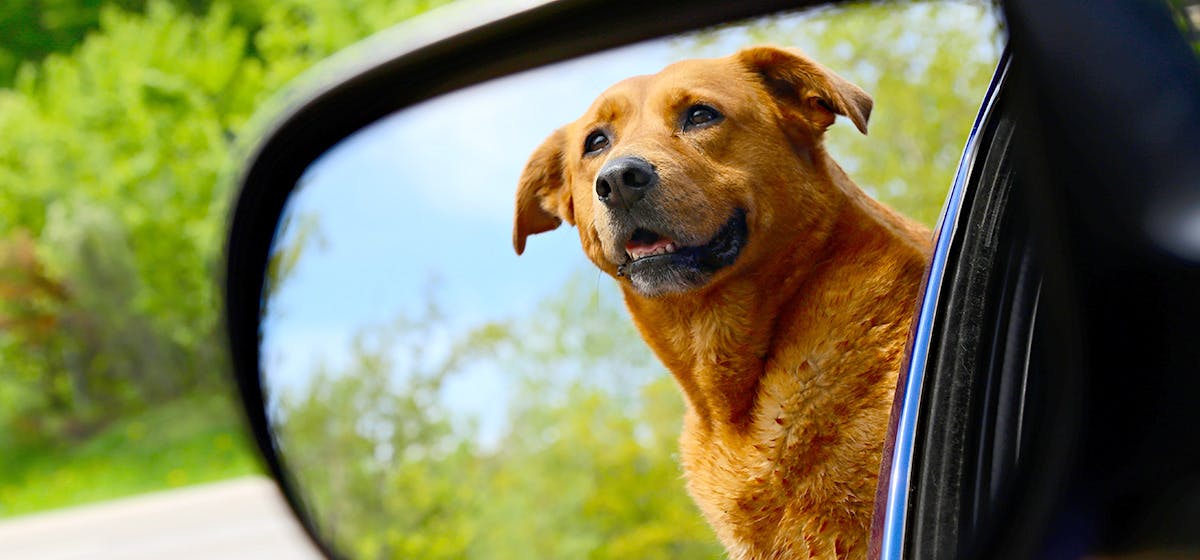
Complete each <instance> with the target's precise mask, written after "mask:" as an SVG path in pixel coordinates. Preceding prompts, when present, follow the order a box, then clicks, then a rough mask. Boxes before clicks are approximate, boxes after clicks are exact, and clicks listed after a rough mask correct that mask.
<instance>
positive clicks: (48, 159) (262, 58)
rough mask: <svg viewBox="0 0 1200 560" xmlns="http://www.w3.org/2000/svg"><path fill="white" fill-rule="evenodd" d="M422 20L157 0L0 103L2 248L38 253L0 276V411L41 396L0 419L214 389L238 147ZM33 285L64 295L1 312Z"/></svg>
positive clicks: (94, 416)
mask: <svg viewBox="0 0 1200 560" xmlns="http://www.w3.org/2000/svg"><path fill="white" fill-rule="evenodd" d="M60 4H61V5H60ZM68 4H70V3H66V2H64V3H55V6H57V7H58V8H61V9H62V10H68V8H70V6H69V5H68ZM432 4H434V2H427V1H419V0H418V1H410V2H386V1H384V0H363V1H361V2H356V3H355V5H354V6H347V5H345V4H343V3H341V2H335V1H332V0H331V1H324V2H321V1H315V2H303V1H296V0H293V1H284V2H270V3H267V2H262V3H259V4H250V5H242V6H240V7H239V9H238V11H235V10H233V9H231V8H230V6H229V5H227V4H222V3H218V4H215V5H213V6H212V8H211V9H210V10H208V11H207V12H206V13H204V14H203V15H192V14H191V13H190V12H188V11H184V10H181V9H179V8H177V7H175V4H172V3H170V2H167V1H165V0H159V1H151V2H149V3H148V5H146V6H145V11H144V13H139V12H126V11H123V10H121V9H119V6H118V5H115V4H114V5H112V6H107V7H105V8H103V9H99V10H98V13H99V16H98V17H99V28H98V30H97V31H96V32H95V33H93V34H91V35H89V36H88V38H87V40H86V41H84V42H83V43H82V44H81V45H80V46H79V47H78V48H77V49H76V50H74V51H73V52H71V53H69V54H67V55H62V54H54V55H51V56H49V57H48V58H46V60H45V61H44V62H42V63H41V64H39V65H27V66H25V67H24V68H23V69H22V70H21V71H20V73H19V75H18V77H17V79H16V81H15V84H14V86H13V88H12V89H8V90H0V129H2V130H4V131H5V142H4V143H3V144H0V193H3V196H0V245H2V246H6V247H8V246H11V247H12V249H11V251H15V250H16V247H17V246H18V245H21V244H22V243H25V242H26V241H25V240H27V238H28V237H30V236H32V239H33V242H34V245H35V251H34V255H35V257H34V260H33V261H30V262H25V264H23V265H21V266H23V267H25V268H21V267H19V266H16V265H14V264H9V265H3V266H0V268H3V270H0V282H8V284H9V287H11V288H12V289H11V290H4V291H0V318H6V319H5V320H3V321H0V366H2V367H3V368H4V369H5V370H8V371H17V372H21V373H20V374H19V375H17V376H13V377H12V378H8V379H5V380H0V384H6V385H9V387H7V388H5V389H4V390H0V396H3V395H4V394H6V393H13V394H15V393H22V394H29V393H35V394H40V395H42V396H41V397H40V398H36V399H32V400H22V401H19V402H13V403H5V406H3V407H2V408H4V410H5V415H8V416H10V417H11V416H25V417H37V418H40V417H42V413H43V412H46V411H47V409H49V410H50V411H52V412H53V413H54V416H56V417H60V418H66V419H68V420H69V421H70V422H72V423H76V424H83V425H88V424H90V425H99V423H101V422H102V420H103V419H105V418H111V417H113V416H114V415H116V414H119V413H120V412H121V411H122V410H126V409H129V407H133V408H136V407H138V406H141V405H142V404H143V403H145V402H147V401H149V400H153V399H160V398H171V397H173V396H175V395H179V394H183V393H184V392H187V391H194V390H206V389H204V388H205V387H211V386H213V385H215V384H216V383H219V382H223V381H224V379H223V377H222V376H223V373H222V372H223V371H225V369H226V365H225V363H224V355H223V352H222V351H221V350H220V349H221V345H222V342H221V339H222V337H221V334H220V330H219V323H218V319H219V313H218V309H219V305H218V303H219V302H218V299H217V298H218V293H217V290H216V282H215V280H216V279H217V277H218V268H219V256H220V251H221V246H222V238H223V228H224V224H225V219H224V217H225V213H226V205H227V200H228V199H229V195H230V193H228V192H226V191H225V189H226V188H227V187H228V184H227V182H225V181H222V180H221V179H222V178H223V177H227V176H229V175H230V174H231V170H232V169H233V167H234V165H236V163H237V160H236V150H235V145H236V142H237V138H238V136H239V135H240V134H242V133H243V132H244V128H245V125H246V122H247V121H248V120H249V118H250V115H251V114H252V112H253V111H255V109H256V108H257V107H258V106H259V105H260V104H261V103H262V102H263V101H264V100H265V99H267V98H268V97H269V96H271V95H273V94H274V93H275V92H276V91H277V90H279V89H280V88H281V87H282V86H283V84H284V83H286V82H287V81H289V80H291V79H292V78H294V77H295V76H296V75H297V74H298V73H299V72H301V71H303V70H305V69H307V68H308V67H310V66H311V65H312V64H314V63H315V62H316V61H318V60H320V59H321V58H323V57H325V56H327V55H328V54H330V53H332V52H333V51H335V50H337V49H339V48H341V47H343V46H345V45H347V44H349V43H351V42H353V41H355V40H357V39H360V38H362V37H364V36H366V35H368V34H370V33H371V32H373V31H375V30H377V29H379V28H381V27H383V26H386V25H389V24H391V23H394V22H396V21H398V20H400V19H402V18H404V17H408V16H411V15H413V14H415V13H417V12H419V11H422V10H424V9H427V8H428V7H430V6H431V5H432ZM193 7H195V6H193ZM76 8H77V9H79V10H85V8H86V6H83V7H80V6H75V8H71V9H76ZM254 10H257V12H255V11H254ZM68 11H69V10H68ZM85 11H86V10H85ZM14 13H15V12H14ZM54 13H57V12H54ZM63 13H65V12H63ZM43 15H44V16H45V17H47V18H52V17H55V16H53V13H52V12H47V13H46V14H43ZM13 17H16V16H13ZM64 17H65V16H64ZM81 17H82V16H81ZM85 19H86V18H85ZM239 21H241V22H253V27H246V26H243V25H239V24H238V22H239ZM11 251H9V252H11ZM23 262H24V261H23ZM35 273H36V274H35ZM31 275H33V276H36V277H37V278H41V279H42V280H44V282H48V283H50V284H53V285H55V286H57V287H58V288H59V289H58V290H57V291H55V292H54V297H42V298H41V299H40V300H39V303H38V305H37V306H36V307H37V309H29V305H28V303H27V301H26V300H25V299H24V298H21V297H6V296H5V293H7V292H12V293H13V294H17V293H26V294H27V293H28V292H29V290H30V289H31V287H30V282H31V280H30V279H31ZM42 277H44V278H42ZM34 319H37V321H34ZM39 321H40V322H39ZM35 323H36V324H35ZM46 324H52V325H53V326H54V328H53V329H45V328H41V327H40V326H41V325H46ZM35 326H36V327H39V328H35ZM15 384H21V385H22V386H21V387H13V386H12V385H15ZM10 405H11V406H10ZM0 420H3V418H0ZM41 429H42V430H43V431H46V432H48V433H50V434H51V435H53V433H54V431H55V430H54V429H52V427H51V426H49V425H46V424H45V423H43V425H42V426H41Z"/></svg>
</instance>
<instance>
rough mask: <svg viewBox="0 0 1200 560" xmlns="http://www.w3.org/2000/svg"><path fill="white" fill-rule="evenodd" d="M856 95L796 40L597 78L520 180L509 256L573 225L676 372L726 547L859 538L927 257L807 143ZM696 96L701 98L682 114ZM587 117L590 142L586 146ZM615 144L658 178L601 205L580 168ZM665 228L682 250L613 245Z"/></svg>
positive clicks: (846, 550)
mask: <svg viewBox="0 0 1200 560" xmlns="http://www.w3.org/2000/svg"><path fill="white" fill-rule="evenodd" d="M871 106H872V101H871V98H870V96H868V95H867V94H866V93H865V92H863V91H862V90H861V89H859V88H858V87H857V86H854V85H853V84H851V83H849V82H847V81H846V80H844V79H842V78H840V77H839V76H837V75H836V74H834V73H832V72H830V71H829V70H827V69H826V68H824V67H823V66H821V65H820V64H818V63H816V62H814V61H812V60H810V59H808V58H806V57H805V56H804V55H803V54H801V53H799V52H797V51H794V50H789V49H781V48H775V47H754V48H749V49H745V50H742V51H740V52H738V53H736V54H734V55H732V56H729V57H726V58H719V59H706V60H688V61H683V62H679V63H676V64H672V65H670V66H668V67H667V68H665V69H664V70H662V71H661V72H660V73H658V74H655V75H651V76H638V77H634V78H630V79H627V80H624V81H622V82H620V83H618V84H616V85H614V86H613V87H611V88H610V89H609V90H608V91H606V92H605V93H604V94H603V95H601V96H600V97H599V98H598V99H597V100H596V101H595V102H594V103H593V104H592V106H591V108H590V109H589V110H588V111H587V112H586V113H585V114H584V116H583V117H581V118H580V119H579V120H577V121H575V122H573V123H570V124H568V125H566V126H564V127H563V128H561V129H559V130H558V131H556V132H554V133H553V134H551V135H550V137H549V138H548V139H547V140H546V141H545V142H544V143H543V144H542V145H541V147H539V148H538V149H537V150H536V151H535V152H534V154H533V156H532V157H531V159H530V160H529V163H528V164H527V166H526V168H525V171H524V174H523V176H522V177H521V180H520V184H519V187H518V191H517V204H516V219H515V227H514V231H513V244H514V247H515V248H516V250H517V253H518V254H520V253H521V252H522V251H523V250H524V248H525V241H526V237H527V236H529V235H531V234H536V233H539V232H543V231H547V230H550V229H554V228H555V227H557V226H558V225H559V224H560V223H561V222H562V221H566V222H567V223H569V224H572V225H574V226H576V227H577V228H578V231H579V238H580V240H581V242H582V244H583V250H584V252H586V253H587V256H588V257H589V258H590V259H591V260H592V261H593V262H594V263H595V264H596V266H598V267H600V269H601V270H603V271H605V272H607V273H608V274H609V275H611V276H613V277H614V278H616V280H617V281H618V283H619V284H620V287H621V289H622V291H623V293H624V297H625V303H626V305H627V306H628V308H629V311H630V312H631V314H632V315H633V319H634V322H635V324H636V325H637V327H638V330H639V331H640V332H641V334H642V337H643V338H644V339H645V340H646V342H647V343H649V345H650V347H651V348H652V349H653V350H654V352H655V353H656V354H657V355H658V357H659V358H660V359H661V360H662V362H663V363H664V364H665V365H666V366H667V368H668V369H669V370H670V371H671V373H672V374H673V375H674V377H675V379H676V380H677V381H678V384H679V386H680V388H681V389H682V391H683V393H684V396H685V397H686V401H687V414H686V416H685V418H684V426H683V433H682V435H681V437H680V445H681V450H682V460H683V467H684V471H685V473H686V477H687V487H688V490H689V491H690V493H691V495H692V497H693V498H694V499H695V501H696V503H697V504H698V505H699V507H700V509H701V511H702V512H703V513H704V515H705V517H706V518H707V519H708V521H709V523H710V524H711V525H712V527H713V528H714V529H715V531H716V533H717V536H718V537H719V538H720V540H721V542H722V543H723V544H724V545H725V547H726V549H727V550H728V552H729V556H730V557H731V558H734V559H757V558H762V559H766V558H777V559H783V558H789V559H790V558H834V557H837V558H845V557H862V556H864V555H865V553H866V547H867V536H868V531H869V529H868V527H869V525H870V522H871V514H872V506H873V503H874V494H875V483H876V479H877V476H878V470H879V466H880V455H881V448H882V445H883V440H884V432H885V429H886V424H887V421H888V414H889V412H890V407H891V402H892V393H893V390H894V388H895V383H896V375H897V371H898V369H899V367H900V362H901V358H902V355H903V354H904V349H905V341H906V337H907V334H908V331H909V325H910V320H911V315H912V313H913V311H914V309H915V304H914V302H915V298H916V295H917V292H918V289H919V285H920V283H921V279H922V276H923V274H924V269H925V264H926V261H927V259H928V256H929V253H930V247H929V233H928V231H927V230H926V229H924V228H923V227H921V226H920V225H917V224H915V223H914V222H912V221H910V220H908V219H906V218H904V217H902V216H900V215H899V214H897V213H895V212H893V211H891V210H889V209H888V208H886V207H884V206H883V205H881V204H879V203H878V202H876V201H874V200H872V199H871V198H870V197H868V196H867V195H866V194H864V193H863V192H862V191H861V190H859V188H858V187H857V186H855V184H854V183H853V182H852V181H851V180H850V179H849V178H848V177H847V176H846V174H845V173H844V172H843V171H842V169H841V168H840V167H838V165H837V164H836V163H834V162H833V160H832V159H830V157H829V155H828V154H827V153H826V151H825V149H824V147H823V144H822V136H823V134H824V132H825V130H826V128H827V127H829V126H830V125H831V124H832V123H833V122H834V119H835V114H836V115H844V116H847V117H849V119H850V120H851V121H852V122H853V123H854V125H855V126H856V127H857V128H858V129H859V130H860V131H862V132H863V133H864V134H865V133H866V131H867V119H868V117H869V116H870V112H871ZM696 107H705V108H711V109H713V110H715V111H711V112H709V113H703V111H701V114H698V116H696V118H695V120H697V121H701V122H700V123H699V124H695V123H692V122H690V121H689V120H688V119H690V118H692V117H693V116H694V114H693V113H692V111H695V110H696ZM714 115H715V116H716V118H709V117H713V116H714ZM596 131H600V132H602V133H603V134H604V135H605V136H606V138H607V139H608V142H607V144H606V145H603V146H601V148H600V149H598V150H594V151H593V152H592V153H587V154H585V151H587V147H585V141H588V140H589V139H590V138H591V135H592V133H594V132H596ZM597 144H604V143H603V142H597ZM629 157H636V158H641V159H642V160H644V161H645V162H647V163H649V165H650V166H651V167H652V169H653V174H656V175H657V183H656V184H654V185H651V187H652V188H648V189H646V190H645V191H644V197H638V198H637V200H636V201H633V202H631V200H633V199H628V200H626V199H623V198H621V197H620V196H617V194H620V193H617V194H610V198H608V199H607V200H608V201H607V202H604V201H602V200H601V198H602V197H601V195H600V193H604V194H609V189H608V188H606V187H605V188H601V187H598V186H597V176H598V174H599V173H600V171H601V170H602V168H603V169H607V168H605V167H604V166H605V165H611V164H612V162H614V161H616V160H617V159H618V158H629ZM622 196H624V195H622ZM613 197H615V200H614V199H613ZM739 215H741V216H744V220H743V222H741V226H740V227H739V224H738V216H739ZM639 228H640V229H641V230H649V231H650V232H651V233H652V234H657V237H656V236H655V235H650V236H649V237H646V234H645V232H643V233H642V234H641V235H642V237H640V238H639V237H638V235H639V234H637V233H636V232H637V231H639ZM730 228H732V229H730ZM730 232H733V233H730ZM714 238H720V239H721V240H722V241H721V243H717V241H711V242H710V240H714ZM656 240H657V241H656ZM668 241H669V242H672V245H671V247H672V248H675V249H676V250H677V252H678V253H680V254H679V255H667V256H663V257H661V258H660V257H652V258H651V259H650V260H647V261H646V263H650V264H646V263H635V262H632V259H631V257H630V254H629V252H628V251H629V250H630V248H631V247H633V248H635V249H636V248H638V247H641V248H642V249H643V250H649V249H650V248H652V246H657V247H659V248H661V247H662V246H663V244H664V243H666V242H668ZM655 243H657V245H655ZM639 244H640V245H639ZM706 244H707V245H706ZM686 247H692V248H691V249H687V248H686ZM680 248H684V249H682V250H681V249H680ZM672 259H673V260H672Z"/></svg>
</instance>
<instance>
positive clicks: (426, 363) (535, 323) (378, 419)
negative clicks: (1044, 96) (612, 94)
mask: <svg viewBox="0 0 1200 560" xmlns="http://www.w3.org/2000/svg"><path fill="white" fill-rule="evenodd" d="M999 42H1000V37H999V32H998V31H997V22H996V21H995V19H994V17H993V15H992V13H991V12H990V11H989V8H988V6H987V5H986V4H985V3H982V2H936V3H935V2H928V3H911V4H910V3H901V4H889V5H874V4H857V5H853V6H849V7H843V8H837V9H823V10H816V11H806V12H801V13H788V14H781V15H777V16H773V17H769V18H763V19H759V20H755V21H750V22H744V23H739V24H737V25H730V26H727V27H722V28H720V29H710V30H704V31H700V32H697V33H692V34H688V35H684V36H677V37H671V38H666V39H662V40H657V41H653V42H647V43H642V44H638V45H634V46H630V47H626V48H622V49H617V50H613V51H608V52H604V53H600V54H597V55H593V56H588V57H583V58H579V59H576V60H571V61H568V62H564V63H559V64H556V65H553V66H548V67H544V68H541V69H537V70H534V71H529V72H525V73H521V74H518V75H514V76H510V77H507V78H503V79H499V80H495V81H492V82H488V83H485V84H482V85H478V86H475V87H472V88H469V89H466V90H462V91H459V92H456V93H453V94H449V95H446V96H443V97H439V98H437V99H434V100H431V101H429V102H426V103H423V104H421V105H418V106H415V107H412V108H409V109H407V110H404V111H401V112H399V113H397V114H395V115H392V116H391V117H389V118H386V119H384V120H381V121H379V122H377V123H375V124H373V125H372V126H370V127H367V128H365V129H363V130H361V131H359V132H358V133H356V134H355V135H353V136H351V137H350V138H348V139H346V140H345V141H344V142H342V143H340V144H339V145H338V146H336V147H335V148H334V149H332V150H330V151H329V152H328V153H326V154H324V155H323V156H322V157H321V158H320V159H318V160H317V161H315V162H314V163H313V164H312V165H311V167H310V168H309V169H308V171H307V172H306V173H305V174H304V176H303V178H302V179H301V181H300V184H298V185H297V188H296V191H295V193H294V195H293V196H292V199H291V200H290V201H289V203H288V208H287V210H286V213H285V216H284V219H283V222H282V223H281V226H280V230H279V234H278V236H277V239H276V246H275V247H274V249H273V256H272V261H271V269H270V271H269V286H268V290H267V299H266V304H265V311H264V317H263V323H262V345H263V352H262V356H263V363H262V370H263V377H264V385H265V387H266V390H267V391H268V398H269V403H268V406H269V411H268V413H269V417H270V419H271V422H272V424H273V426H274V429H275V434H276V438H277V441H278V446H279V449H280V452H281V454H282V456H283V459H284V461H285V462H286V464H287V466H288V467H289V468H290V469H291V470H292V471H293V475H294V477H295V479H296V481H297V482H298V485H299V486H300V488H301V492H302V497H303V499H304V500H305V501H306V504H307V506H308V508H309V510H310V511H311V513H312V514H313V517H314V520H315V522H316V523H317V525H318V526H319V527H320V529H321V531H322V532H323V533H324V534H325V535H327V537H328V538H329V539H330V541H331V542H332V543H333V544H334V546H335V547H336V548H337V549H338V550H340V551H342V552H343V553H344V554H345V555H347V556H348V557H353V558H392V557H415V558H441V557H455V558H458V557H464V556H469V557H472V558H493V557H494V558H526V557H533V558H543V557H546V558H576V557H597V558H609V557H612V558H654V557H662V558H677V557H686V558H694V557H722V556H723V555H724V554H725V549H724V548H723V547H722V546H721V544H720V542H719V541H718V539H717V537H716V535H715V534H714V531H713V529H712V528H711V527H710V526H709V525H708V524H707V523H706V521H705V519H704V517H703V516H702V515H701V511H700V509H699V508H698V507H697V505H696V504H695V503H694V502H693V501H692V499H691V498H690V497H689V495H688V493H687V491H686V489H685V485H684V482H683V470H682V467H681V465H680V456H679V451H678V449H679V445H678V440H679V436H680V430H681V422H682V419H683V417H684V413H685V404H684V400H683V398H682V394H681V391H680V390H679V388H678V387H677V385H676V382H675V380H674V379H673V378H672V376H671V375H670V374H669V373H668V372H667V370H666V369H665V368H664V367H663V365H662V364H661V363H660V362H659V361H658V359H656V357H655V356H654V355H653V354H652V353H651V352H650V350H649V349H648V348H647V346H646V344H645V343H644V342H643V339H642V337H641V336H639V333H638V331H637V329H635V328H634V326H633V324H632V322H631V321H630V319H629V314H628V312H627V311H626V310H625V308H624V304H623V303H622V297H621V293H620V291H619V290H618V288H617V285H616V284H615V283H614V282H613V280H612V279H611V278H609V277H608V276H607V275H605V274H603V273H602V272H600V271H599V270H597V268H596V267H595V266H594V265H593V264H592V263H590V262H589V261H588V259H587V258H586V257H585V256H584V253H583V251H581V250H580V240H579V237H578V233H577V232H576V231H575V230H574V229H573V228H569V227H561V228H559V229H557V230H554V231H551V232H548V233H543V234H541V235H537V236H534V237H530V238H529V240H528V247H527V248H526V251H525V254H524V255H523V256H521V257H520V258H519V259H518V257H517V255H516V254H515V253H514V251H513V247H512V243H513V215H514V210H513V197H514V193H515V192H516V189H517V184H518V179H519V177H520V176H521V173H522V170H523V168H524V166H525V164H526V161H527V160H528V159H529V156H530V154H531V153H533V152H534V150H535V149H536V148H537V147H538V146H539V145H541V144H542V142H543V140H544V139H545V138H546V137H547V135H548V134H550V133H551V132H552V131H554V130H555V129H557V128H558V127H560V126H562V125H563V124H564V123H568V122H571V121H574V120H575V119H577V118H579V116H580V115H581V114H583V113H584V112H585V110H587V109H588V107H589V105H591V103H592V102H593V100H594V99H596V97H597V96H598V95H600V94H601V92H603V91H605V90H606V89H607V88H608V87H609V86H611V85H612V84H614V83H616V82H618V81H620V80H622V79H624V78H627V77H629V76H634V75H641V74H653V73H656V72H658V71H659V70H661V69H662V68H663V67H664V66H666V65H668V64H670V63H672V62H674V61H677V60H682V59H688V58H699V57H717V56H726V55H729V54H731V53H733V52H735V51H737V50H738V49H740V48H743V47H746V46H750V45H756V44H763V43H770V44H776V45H790V46H796V47H799V48H800V49H802V50H803V51H805V52H806V53H808V54H809V55H810V56H811V57H812V58H814V59H816V60H819V61H820V62H821V63H822V64H824V65H825V66H826V67H828V68H831V69H834V70H835V71H836V72H837V73H838V74H839V75H841V76H842V77H844V78H846V79H847V80H849V81H851V82H853V83H854V84H857V85H858V86H859V87H861V88H862V89H864V90H866V91H867V92H869V93H870V94H871V96H872V97H873V98H874V101H875V104H874V111H873V113H872V114H871V120H870V135H869V136H862V135H860V134H859V133H858V131H857V130H855V126H854V124H853V123H851V122H850V121H849V120H847V119H838V121H837V122H836V123H835V124H834V125H833V126H832V127H831V128H829V129H828V131H827V132H826V133H825V137H824V142H825V145H826V147H827V149H828V151H829V152H830V153H831V154H832V156H833V158H834V159H836V160H837V161H838V163H839V164H840V165H841V167H842V168H843V169H845V171H846V172H847V174H848V175H849V176H850V177H851V178H853V180H854V181H855V182H856V183H857V184H858V185H859V186H861V187H862V188H863V189H864V190H865V191H866V192H867V193H869V194H870V195H871V196H872V197H874V198H876V199H878V200H881V201H883V202H884V203H886V204H887V205H889V206H891V207H892V208H895V209H897V210H899V211H900V212H902V213H904V214H905V215H907V216H910V217H912V218H913V219H915V220H917V221H919V222H923V223H924V224H925V225H926V226H932V225H933V222H934V220H936V218H937V215H938V212H939V209H940V207H941V204H942V200H943V197H944V195H945V192H946V189H947V188H948V186H949V184H950V181H951V178H952V174H953V172H954V167H955V165H956V163H957V160H958V156H959V154H960V152H961V149H962V146H963V144H964V142H965V140H966V137H967V133H968V132H969V130H970V125H971V122H972V120H973V118H974V115H975V112H976V110H977V109H978V105H979V101H980V100H981V99H982V97H983V93H984V90H985V88H986V86H987V82H988V79H989V78H990V75H991V72H992V70H993V68H994V66H995V63H996V59H997V58H998V56H999Z"/></svg>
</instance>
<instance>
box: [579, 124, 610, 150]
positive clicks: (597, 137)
mask: <svg viewBox="0 0 1200 560" xmlns="http://www.w3.org/2000/svg"><path fill="white" fill-rule="evenodd" d="M607 147H608V135H607V134H605V133H603V132H601V131H599V130H597V131H595V132H593V133H591V134H589V135H588V137H587V140H584V141H583V153H584V154H594V153H596V152H599V151H601V150H603V149H604V148H607Z"/></svg>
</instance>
